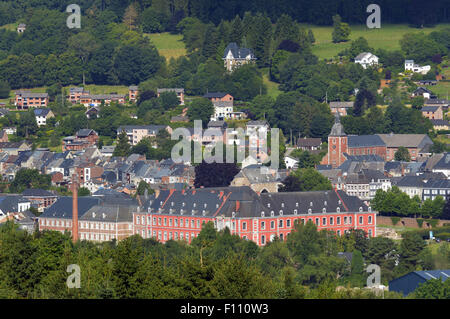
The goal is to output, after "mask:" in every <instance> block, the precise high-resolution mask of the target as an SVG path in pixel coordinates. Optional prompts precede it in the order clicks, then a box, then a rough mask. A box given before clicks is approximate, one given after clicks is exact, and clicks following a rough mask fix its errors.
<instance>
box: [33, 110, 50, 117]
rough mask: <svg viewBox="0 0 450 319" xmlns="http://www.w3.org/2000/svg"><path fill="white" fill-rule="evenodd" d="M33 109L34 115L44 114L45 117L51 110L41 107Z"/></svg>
mask: <svg viewBox="0 0 450 319" xmlns="http://www.w3.org/2000/svg"><path fill="white" fill-rule="evenodd" d="M33 111H34V115H35V116H45V117H47V115H48V113H50V112H51V110H50V109H47V108H43V109H38V108H36V109H34V110H33Z"/></svg>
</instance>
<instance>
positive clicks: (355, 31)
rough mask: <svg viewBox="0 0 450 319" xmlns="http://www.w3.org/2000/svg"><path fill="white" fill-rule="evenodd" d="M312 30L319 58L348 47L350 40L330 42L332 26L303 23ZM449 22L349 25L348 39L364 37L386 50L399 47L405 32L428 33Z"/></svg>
mask: <svg viewBox="0 0 450 319" xmlns="http://www.w3.org/2000/svg"><path fill="white" fill-rule="evenodd" d="M304 26H305V27H306V28H309V29H311V30H312V31H313V33H314V37H315V39H316V43H315V44H314V46H313V53H314V54H315V55H317V56H318V57H319V58H321V59H330V58H332V57H334V56H336V55H337V54H338V53H339V52H341V51H342V50H344V49H346V48H348V47H350V42H344V43H337V44H335V43H333V42H331V34H332V32H333V27H331V26H326V27H323V26H314V25H304ZM449 26H450V25H449V24H440V25H437V26H436V27H434V28H423V29H417V28H410V27H408V26H407V25H406V24H395V25H393V24H381V28H380V29H368V28H367V27H366V26H365V25H352V26H350V28H351V30H352V32H351V33H350V40H355V39H357V38H359V37H364V38H365V39H366V40H367V41H368V42H369V45H370V46H372V47H373V48H375V49H379V48H383V49H386V50H396V49H400V43H399V40H400V39H401V38H402V37H403V35H404V34H406V33H411V32H412V33H417V32H425V33H430V32H432V31H435V30H441V29H443V28H445V27H449Z"/></svg>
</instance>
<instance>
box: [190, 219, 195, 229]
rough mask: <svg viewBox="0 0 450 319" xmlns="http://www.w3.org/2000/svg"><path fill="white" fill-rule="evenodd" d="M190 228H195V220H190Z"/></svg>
mask: <svg viewBox="0 0 450 319" xmlns="http://www.w3.org/2000/svg"><path fill="white" fill-rule="evenodd" d="M191 228H195V220H193V219H191Z"/></svg>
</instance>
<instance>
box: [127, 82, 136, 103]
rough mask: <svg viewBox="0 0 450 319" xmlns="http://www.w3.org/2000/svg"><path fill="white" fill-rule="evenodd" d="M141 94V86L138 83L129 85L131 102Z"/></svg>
mask: <svg viewBox="0 0 450 319" xmlns="http://www.w3.org/2000/svg"><path fill="white" fill-rule="evenodd" d="M138 94H139V87H138V86H137V85H131V86H129V87H128V100H129V101H130V102H136V101H137V97H138Z"/></svg>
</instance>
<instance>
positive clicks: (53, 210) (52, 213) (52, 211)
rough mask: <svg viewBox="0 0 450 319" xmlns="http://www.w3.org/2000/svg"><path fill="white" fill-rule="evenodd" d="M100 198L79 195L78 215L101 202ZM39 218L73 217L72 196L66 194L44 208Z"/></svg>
mask: <svg viewBox="0 0 450 319" xmlns="http://www.w3.org/2000/svg"><path fill="white" fill-rule="evenodd" d="M100 202H101V201H100V198H98V197H93V196H82V197H78V217H81V216H83V215H84V213H86V212H87V211H88V210H89V209H90V208H91V207H92V206H94V205H98V204H100ZM39 218H63V219H72V197H69V196H64V197H60V198H58V200H57V201H56V202H55V203H54V204H53V205H52V206H50V207H48V208H46V209H45V210H44V213H42V215H41V216H39Z"/></svg>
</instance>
